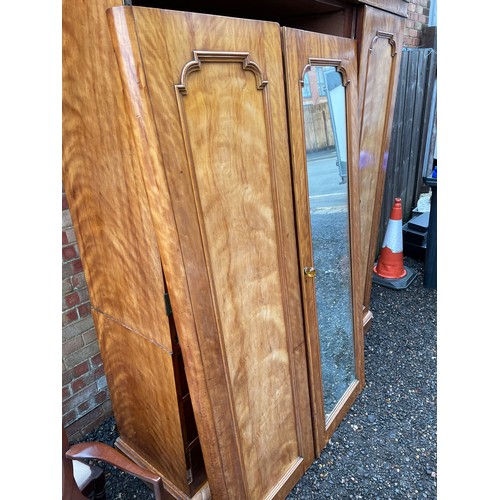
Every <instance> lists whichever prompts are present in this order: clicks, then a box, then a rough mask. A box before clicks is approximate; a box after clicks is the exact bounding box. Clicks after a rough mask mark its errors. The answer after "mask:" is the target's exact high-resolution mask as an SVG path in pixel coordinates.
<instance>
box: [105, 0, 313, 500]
mask: <svg viewBox="0 0 500 500" xmlns="http://www.w3.org/2000/svg"><path fill="white" fill-rule="evenodd" d="M108 15H109V21H110V28H111V33H112V37H113V39H114V44H115V50H116V52H117V58H118V63H119V66H120V70H121V73H122V81H123V86H124V92H125V95H126V98H127V99H128V102H129V109H130V118H131V127H132V129H133V134H134V137H135V142H136V147H137V148H138V149H139V150H140V151H141V158H142V162H143V169H144V179H145V184H146V187H147V190H148V196H149V201H150V209H151V212H152V214H153V217H154V221H155V228H156V231H157V237H158V241H159V245H160V252H161V253H162V261H163V266H164V272H165V277H166V280H167V286H168V290H169V294H170V296H171V301H172V308H173V313H174V317H175V321H176V326H177V329H178V336H179V341H180V345H181V349H182V354H183V359H184V362H185V368H186V375H187V381H188V384H189V388H190V395H191V399H192V403H193V408H194V413H195V418H196V424H197V427H198V431H199V436H200V442H201V446H202V450H203V455H204V459H205V465H206V470H207V475H208V479H209V483H210V488H211V491H212V494H213V496H214V497H215V498H230V499H235V498H253V499H259V500H260V499H264V498H275V497H276V498H278V497H279V498H283V497H284V496H285V495H286V493H287V492H288V491H290V490H291V488H292V487H293V485H294V484H295V483H296V482H297V480H298V479H299V478H300V477H301V476H302V474H303V473H304V471H305V469H306V468H307V467H308V466H309V465H310V463H311V462H312V459H313V456H314V449H313V436H312V424H311V415H310V403H309V401H310V400H309V392H308V379H307V363H306V351H305V341H304V330H303V317H302V309H301V291H300V283H299V273H298V270H297V253H296V252H297V251H296V235H295V226H294V219H293V201H292V184H291V175H290V163H289V148H288V131H287V121H286V101H285V93H284V82H283V65H282V51H281V36H280V28H279V26H278V25H277V24H274V23H268V22H259V21H251V20H238V19H232V18H226V17H221V16H210V15H203V14H193V13H186V12H174V11H165V10H159V9H147V8H127V7H122V8H116V9H112V10H111V11H108Z"/></svg>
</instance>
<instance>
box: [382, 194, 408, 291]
mask: <svg viewBox="0 0 500 500" xmlns="http://www.w3.org/2000/svg"><path fill="white" fill-rule="evenodd" d="M416 275H417V274H416V271H415V270H413V269H411V268H410V267H408V266H405V265H404V264H403V207H402V205H401V198H395V199H394V205H393V207H392V210H391V216H390V218H389V223H388V224H387V229H386V232H385V237H384V242H383V243H382V250H381V251H380V256H379V259H378V262H377V264H376V265H375V267H374V268H373V281H374V282H375V283H378V284H379V285H383V286H387V287H389V288H395V289H396V290H401V289H403V288H407V287H408V286H409V285H410V283H411V282H412V281H413V280H414V279H415V277H416Z"/></svg>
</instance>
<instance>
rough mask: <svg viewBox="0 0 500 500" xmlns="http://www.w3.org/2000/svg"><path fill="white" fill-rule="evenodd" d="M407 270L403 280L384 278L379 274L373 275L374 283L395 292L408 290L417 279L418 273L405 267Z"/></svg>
mask: <svg viewBox="0 0 500 500" xmlns="http://www.w3.org/2000/svg"><path fill="white" fill-rule="evenodd" d="M404 268H405V269H406V276H403V277H402V278H394V279H391V278H382V277H381V276H379V275H378V274H377V273H375V272H374V273H373V278H372V279H373V283H377V285H382V286H385V287H387V288H393V289H394V290H403V289H404V288H408V287H409V286H410V284H411V282H412V281H413V280H414V279H415V278H416V277H417V272H416V271H415V270H414V269H412V268H411V267H408V266H404Z"/></svg>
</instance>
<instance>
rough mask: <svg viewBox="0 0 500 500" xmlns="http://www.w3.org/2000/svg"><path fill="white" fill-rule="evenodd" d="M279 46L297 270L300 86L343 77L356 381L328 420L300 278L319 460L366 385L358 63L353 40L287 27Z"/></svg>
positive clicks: (309, 305) (301, 234) (301, 215)
mask: <svg viewBox="0 0 500 500" xmlns="http://www.w3.org/2000/svg"><path fill="white" fill-rule="evenodd" d="M283 33H284V38H283V47H284V54H285V72H286V82H287V87H288V89H287V99H288V112H289V117H290V120H289V121H290V143H291V152H292V168H293V179H294V191H295V212H296V223H297V233H298V246H299V257H300V259H299V260H300V269H301V270H302V269H304V268H306V267H307V266H311V265H313V248H312V232H311V215H310V206H309V194H308V175H307V159H306V148H305V140H304V138H305V126H304V115H303V101H302V85H303V80H304V75H305V73H306V71H308V69H309V68H310V67H311V66H323V67H327V66H328V67H335V68H337V70H338V71H339V72H340V73H341V74H342V76H343V82H344V85H345V89H346V120H347V131H348V132H347V151H348V177H349V184H348V206H349V210H348V211H349V243H350V253H351V254H350V261H351V285H350V286H351V300H352V318H353V332H354V335H353V337H354V354H355V376H356V380H355V381H354V383H352V384H351V386H350V387H349V388H348V390H347V391H346V394H345V395H344V398H343V400H342V401H340V404H338V405H337V406H336V409H335V411H334V412H333V413H332V415H330V417H329V418H328V419H325V414H324V412H323V406H324V405H323V393H322V389H323V387H322V375H321V359H320V345H319V343H320V342H319V334H318V310H317V307H316V293H315V286H314V281H313V280H311V279H310V278H308V277H307V276H306V275H305V274H304V273H301V285H302V291H303V297H304V313H305V325H306V335H307V343H308V362H309V373H310V386H311V388H312V403H313V416H314V418H313V421H314V430H315V449H316V454H317V455H318V456H319V454H320V452H321V450H322V449H323V448H324V446H325V445H326V443H327V442H328V440H329V439H330V437H331V435H332V433H333V432H334V430H335V428H336V427H337V426H338V424H339V423H340V421H341V420H342V418H343V417H344V416H345V414H346V413H347V411H348V409H349V407H350V406H351V405H352V403H353V402H354V400H355V398H356V397H357V396H358V395H359V393H360V392H361V390H362V389H363V387H364V384H365V375H364V342H363V325H362V313H361V311H362V302H361V300H362V289H361V278H362V268H361V266H360V258H359V246H360V236H359V229H360V224H359V182H358V162H357V160H358V151H359V150H358V143H359V137H358V130H359V128H358V110H357V95H358V94H357V61H356V46H355V41H354V40H349V39H346V38H339V37H334V36H330V35H323V34H319V33H311V32H307V31H302V30H296V29H291V28H283Z"/></svg>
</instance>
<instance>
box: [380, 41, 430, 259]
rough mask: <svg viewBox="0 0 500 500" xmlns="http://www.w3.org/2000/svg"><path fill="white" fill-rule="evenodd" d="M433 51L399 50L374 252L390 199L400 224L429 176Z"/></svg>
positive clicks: (385, 225)
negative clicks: (397, 206)
mask: <svg viewBox="0 0 500 500" xmlns="http://www.w3.org/2000/svg"><path fill="white" fill-rule="evenodd" d="M436 81H437V54H436V51H435V50H434V49H432V48H422V49H403V52H402V57H401V70H400V77H399V84H398V90H397V94H396V104H395V110H394V119H393V125H392V132H391V143H390V147H389V155H388V159H387V171H386V179H385V187H384V196H383V201H382V211H381V216H380V225H379V236H378V247H377V255H378V253H379V251H380V248H381V246H382V242H383V239H384V236H385V230H386V227H387V222H388V221H389V216H390V213H391V208H392V205H393V203H394V198H401V200H402V204H403V223H405V222H407V221H408V220H409V219H410V218H411V217H412V210H413V208H415V207H416V205H417V202H418V199H419V197H420V194H421V193H422V192H424V191H427V189H424V190H423V186H424V183H423V177H427V176H430V175H431V173H432V168H433V161H434V148H435V142H436Z"/></svg>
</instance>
